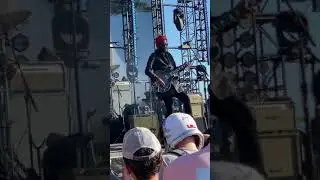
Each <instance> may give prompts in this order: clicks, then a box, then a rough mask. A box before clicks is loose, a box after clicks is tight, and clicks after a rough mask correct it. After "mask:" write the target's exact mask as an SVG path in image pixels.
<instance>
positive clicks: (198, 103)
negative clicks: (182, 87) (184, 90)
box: [188, 94, 207, 132]
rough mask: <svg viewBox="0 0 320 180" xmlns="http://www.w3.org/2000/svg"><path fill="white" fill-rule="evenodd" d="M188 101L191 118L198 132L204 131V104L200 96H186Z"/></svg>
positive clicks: (205, 125) (205, 123)
mask: <svg viewBox="0 0 320 180" xmlns="http://www.w3.org/2000/svg"><path fill="white" fill-rule="evenodd" d="M188 97H189V99H190V104H191V109H192V116H193V118H194V120H195V121H196V123H197V126H198V129H199V130H200V131H202V132H203V131H205V130H206V127H207V122H206V120H205V117H204V102H203V99H202V96H201V95H200V94H188Z"/></svg>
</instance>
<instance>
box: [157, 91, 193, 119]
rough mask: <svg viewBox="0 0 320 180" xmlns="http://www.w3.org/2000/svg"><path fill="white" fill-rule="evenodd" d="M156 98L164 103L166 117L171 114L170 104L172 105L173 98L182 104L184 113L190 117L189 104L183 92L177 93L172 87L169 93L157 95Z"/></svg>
mask: <svg viewBox="0 0 320 180" xmlns="http://www.w3.org/2000/svg"><path fill="white" fill-rule="evenodd" d="M158 97H159V98H160V99H161V100H163V101H164V104H165V106H166V110H167V112H166V117H168V116H169V115H170V114H172V112H173V109H172V104H173V100H172V98H173V97H176V98H178V99H179V100H180V101H181V102H182V103H183V107H184V110H185V113H187V114H190V115H191V116H192V110H191V104H190V99H189V97H188V95H187V94H186V93H184V92H181V93H178V92H177V91H176V90H175V89H174V88H173V87H172V88H171V90H170V91H169V92H166V93H158Z"/></svg>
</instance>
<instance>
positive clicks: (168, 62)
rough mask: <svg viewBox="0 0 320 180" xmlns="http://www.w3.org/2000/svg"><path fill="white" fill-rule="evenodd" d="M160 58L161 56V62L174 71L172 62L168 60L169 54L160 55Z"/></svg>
mask: <svg viewBox="0 0 320 180" xmlns="http://www.w3.org/2000/svg"><path fill="white" fill-rule="evenodd" d="M160 56H161V58H160V59H161V61H162V62H163V63H164V64H167V65H168V66H170V69H171V70H172V68H173V64H172V62H171V61H169V59H168V54H167V53H160Z"/></svg>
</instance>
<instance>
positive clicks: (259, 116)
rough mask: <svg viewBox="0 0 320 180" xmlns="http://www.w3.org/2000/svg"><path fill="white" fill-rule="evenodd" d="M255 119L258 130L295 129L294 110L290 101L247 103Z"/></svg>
mask: <svg viewBox="0 0 320 180" xmlns="http://www.w3.org/2000/svg"><path fill="white" fill-rule="evenodd" d="M248 106H249V108H250V109H251V111H252V114H253V116H254V118H255V120H256V128H257V131H258V132H268V131H270V132H272V131H288V130H295V129H296V123H295V112H294V105H293V103H292V101H271V102H259V103H248Z"/></svg>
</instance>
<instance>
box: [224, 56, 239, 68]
mask: <svg viewBox="0 0 320 180" xmlns="http://www.w3.org/2000/svg"><path fill="white" fill-rule="evenodd" d="M221 60H222V61H223V62H221V64H223V65H224V66H225V67H226V68H233V67H234V66H235V65H236V64H237V57H236V55H235V54H233V53H232V52H227V53H225V54H224V56H223V57H222V59H221Z"/></svg>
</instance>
